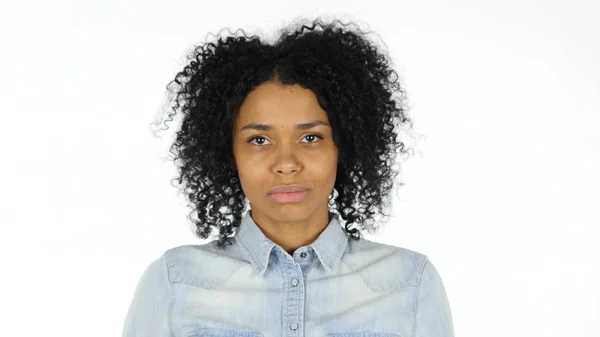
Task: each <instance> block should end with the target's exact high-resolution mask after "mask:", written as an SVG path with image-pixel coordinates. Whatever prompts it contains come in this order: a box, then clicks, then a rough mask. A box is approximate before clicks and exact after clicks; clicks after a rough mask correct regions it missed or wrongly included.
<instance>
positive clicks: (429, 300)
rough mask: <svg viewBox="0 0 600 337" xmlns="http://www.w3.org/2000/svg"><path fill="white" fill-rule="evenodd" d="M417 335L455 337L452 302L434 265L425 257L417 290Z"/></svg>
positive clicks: (421, 336)
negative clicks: (449, 300)
mask: <svg viewBox="0 0 600 337" xmlns="http://www.w3.org/2000/svg"><path fill="white" fill-rule="evenodd" d="M417 291H418V292H417V305H416V307H417V309H416V311H417V314H416V320H417V321H416V323H415V333H414V336H415V337H454V326H453V322H452V312H451V310H450V303H449V302H448V297H447V295H446V291H445V289H444V284H443V282H442V279H441V277H440V274H439V273H438V271H437V269H436V268H435V267H434V265H433V264H432V263H431V261H429V259H428V258H425V265H424V266H423V271H422V274H421V281H420V283H419V287H418V290H417Z"/></svg>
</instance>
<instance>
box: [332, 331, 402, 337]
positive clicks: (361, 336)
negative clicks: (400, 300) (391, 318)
mask: <svg viewBox="0 0 600 337" xmlns="http://www.w3.org/2000/svg"><path fill="white" fill-rule="evenodd" d="M323 337H402V336H400V335H396V334H393V333H387V332H333V333H328V334H325V335H323Z"/></svg>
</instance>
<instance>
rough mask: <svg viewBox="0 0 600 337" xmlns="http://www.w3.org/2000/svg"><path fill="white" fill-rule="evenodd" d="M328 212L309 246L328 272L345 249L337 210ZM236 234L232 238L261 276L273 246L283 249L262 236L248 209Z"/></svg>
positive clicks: (346, 236)
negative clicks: (324, 224) (323, 227)
mask: <svg viewBox="0 0 600 337" xmlns="http://www.w3.org/2000/svg"><path fill="white" fill-rule="evenodd" d="M329 216H330V220H329V223H328V224H327V227H326V228H325V229H324V230H323V232H321V234H320V235H319V237H318V238H317V239H316V240H315V241H313V242H312V243H311V244H309V245H308V246H309V247H312V249H313V250H314V251H315V253H316V255H317V257H318V258H319V260H320V261H321V264H322V265H323V266H324V268H325V270H327V271H328V272H331V271H332V270H333V268H334V267H335V266H336V265H337V263H338V262H339V261H340V259H341V257H342V255H343V254H344V251H345V250H346V246H347V244H348V235H347V234H346V231H344V229H343V228H342V227H341V225H340V220H339V218H338V216H337V214H335V213H331V212H329ZM235 238H236V239H235V242H238V243H240V246H241V249H242V251H244V252H245V253H246V257H247V258H248V259H249V262H250V263H251V264H252V266H253V267H254V269H255V270H256V272H257V274H258V275H259V276H261V277H262V275H263V274H264V272H265V270H266V269H267V265H268V263H269V257H270V256H271V251H272V250H273V248H274V247H278V249H281V251H282V252H283V251H284V250H283V249H282V248H281V247H280V246H279V245H277V244H276V243H274V242H273V241H271V240H270V239H269V238H267V237H266V236H265V234H264V233H263V232H262V230H261V229H260V228H259V227H258V225H257V224H256V222H254V219H252V216H251V211H248V212H246V214H245V215H244V217H243V218H242V222H241V224H240V227H239V228H238V231H237V234H236V235H235Z"/></svg>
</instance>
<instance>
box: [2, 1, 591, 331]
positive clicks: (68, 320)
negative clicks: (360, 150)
mask: <svg viewBox="0 0 600 337" xmlns="http://www.w3.org/2000/svg"><path fill="white" fill-rule="evenodd" d="M599 7H600V6H599V5H598V3H597V2H594V1H591V0H590V1H569V2H567V1H543V2H542V1H531V0H528V1H485V2H483V1H441V0H440V1H412V2H409V1H374V0H370V1H349V0H344V1H323V0H319V1H312V0H305V1H210V2H209V1H168V2H167V1H162V2H158V1H123V0H121V1H106V0H104V1H86V2H83V1H35V2H31V1H30V2H19V3H18V2H12V3H8V2H5V3H3V4H2V5H1V7H0V37H1V52H0V104H1V112H2V131H1V132H0V137H1V141H0V146H2V149H1V154H2V165H1V166H0V173H1V174H0V179H1V185H0V187H1V188H0V191H1V192H0V193H1V194H0V196H1V198H2V200H1V201H2V203H1V206H0V224H1V225H2V226H1V235H0V237H1V239H0V240H1V242H0V249H1V251H0V253H1V254H0V256H1V264H0V270H2V277H1V278H0V311H1V314H2V319H1V320H0V321H1V323H0V335H2V336H22V335H28V334H31V333H32V331H35V334H42V335H44V336H61V337H70V336H81V335H85V336H89V337H92V336H94V337H95V336H98V337H100V336H103V337H104V336H120V334H121V329H122V323H123V319H124V317H125V314H126V310H127V308H128V305H129V303H130V301H131V299H132V296H133V291H134V288H135V286H136V284H137V282H138V280H139V278H140V276H141V273H142V272H143V270H144V269H145V268H146V267H147V265H148V264H149V263H150V262H151V261H152V260H154V259H156V258H158V257H159V256H160V254H162V253H163V252H164V251H165V250H167V249H169V248H172V247H175V246H178V245H183V244H201V243H204V242H205V241H202V240H200V239H198V238H197V237H195V236H194V234H193V233H192V230H191V226H190V223H189V222H188V220H187V215H188V212H189V209H188V208H187V206H186V204H185V200H184V199H183V196H178V195H177V189H176V188H175V187H173V186H172V185H171V182H170V181H171V179H172V178H173V177H174V176H175V175H176V169H175V166H174V164H173V163H172V162H169V161H166V160H164V159H163V158H164V157H165V156H167V149H168V146H169V145H170V144H169V143H168V142H169V141H170V140H171V138H170V137H169V135H171V134H172V131H173V129H172V128H173V126H174V125H175V124H174V123H172V124H170V125H173V126H170V127H171V129H169V130H168V131H165V132H163V133H162V134H163V138H162V139H161V138H156V137H154V136H153V135H152V133H151V132H150V129H149V125H150V124H151V123H152V122H153V121H154V119H155V118H156V116H155V114H156V112H157V109H158V108H159V107H160V104H161V102H162V100H163V95H164V92H165V86H166V84H167V83H168V82H169V81H170V80H171V79H173V78H174V76H175V74H176V73H177V72H178V71H179V70H180V69H181V68H182V58H183V56H184V53H185V52H186V51H188V50H189V48H190V47H192V46H193V45H195V44H197V43H200V42H202V41H204V40H205V38H207V34H209V33H211V34H217V33H219V31H220V30H221V29H222V28H226V27H229V28H230V29H231V31H235V30H236V29H238V28H241V29H244V31H245V32H246V33H247V34H248V35H251V34H257V35H259V36H263V37H266V38H270V37H272V34H273V32H274V31H275V30H276V29H278V28H280V27H282V26H284V25H285V24H286V23H287V22H289V21H290V20H293V19H294V18H297V17H307V18H314V17H316V16H321V17H323V18H339V19H341V20H343V21H355V22H357V23H358V24H359V25H360V26H361V27H365V28H366V29H368V30H371V31H374V32H376V33H377V35H374V37H373V38H374V39H379V40H376V42H377V41H379V42H380V43H381V41H383V43H385V45H384V47H383V48H386V49H384V51H385V52H386V53H388V54H389V55H390V56H391V58H392V61H393V65H394V67H395V69H396V70H397V71H398V73H399V75H400V76H401V79H402V83H403V84H404V85H405V89H406V91H407V94H408V103H409V105H410V107H411V110H410V111H409V113H410V116H411V117H412V118H413V119H414V121H415V130H416V131H417V132H418V133H419V134H421V135H423V137H422V138H421V139H419V140H418V143H417V144H413V148H414V150H415V155H413V156H411V157H410V158H409V159H408V160H406V162H403V164H402V165H403V168H402V169H403V173H402V177H401V179H402V182H403V183H404V184H405V186H404V187H402V188H400V190H399V193H398V196H395V203H394V207H393V210H392V214H393V218H391V219H390V221H389V222H388V223H386V224H384V226H385V228H384V229H383V230H382V232H380V233H379V234H378V235H373V236H370V235H368V234H367V237H368V238H369V239H372V240H374V241H379V242H383V243H388V244H394V245H398V246H402V247H406V248H409V249H413V250H416V251H419V252H421V253H424V254H426V255H427V256H429V258H430V259H431V261H432V262H433V263H434V264H435V265H436V267H437V268H438V270H439V272H440V274H441V276H442V279H443V281H444V284H445V287H446V291H447V293H448V297H449V300H450V305H451V308H452V312H453V317H454V325H455V332H456V336H457V337H458V336H461V337H475V336H488V337H506V336H544V337H565V336H569V337H572V336H590V337H591V336H600V325H598V320H599V319H600V287H599V285H600V272H599V268H600V245H599V244H598V242H599V241H600V235H599V234H598V229H597V227H598V225H600V216H599V211H598V209H599V207H598V206H599V205H600V197H599V195H600V193H599V192H598V191H599V190H600V178H599V177H598V175H599V174H600V136H598V132H599V131H598V130H599V123H600V117H599V113H600V102H599V97H600V95H599V94H600V66H599V64H600V63H599V62H598V60H600V37H599V36H600V24H599V23H598V20H597V14H598V13H599V12H600V11H599V9H600V8H599ZM222 34H224V35H227V34H228V32H227V31H224V32H222ZM383 43H381V44H382V45H383Z"/></svg>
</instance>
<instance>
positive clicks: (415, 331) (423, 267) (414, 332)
mask: <svg viewBox="0 0 600 337" xmlns="http://www.w3.org/2000/svg"><path fill="white" fill-rule="evenodd" d="M427 262H429V258H428V257H427V256H425V259H423V265H422V266H421V273H420V275H419V284H418V285H417V296H416V297H415V328H414V331H413V336H414V337H417V326H418V324H419V293H420V290H421V281H422V280H423V273H424V272H425V266H427Z"/></svg>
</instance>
